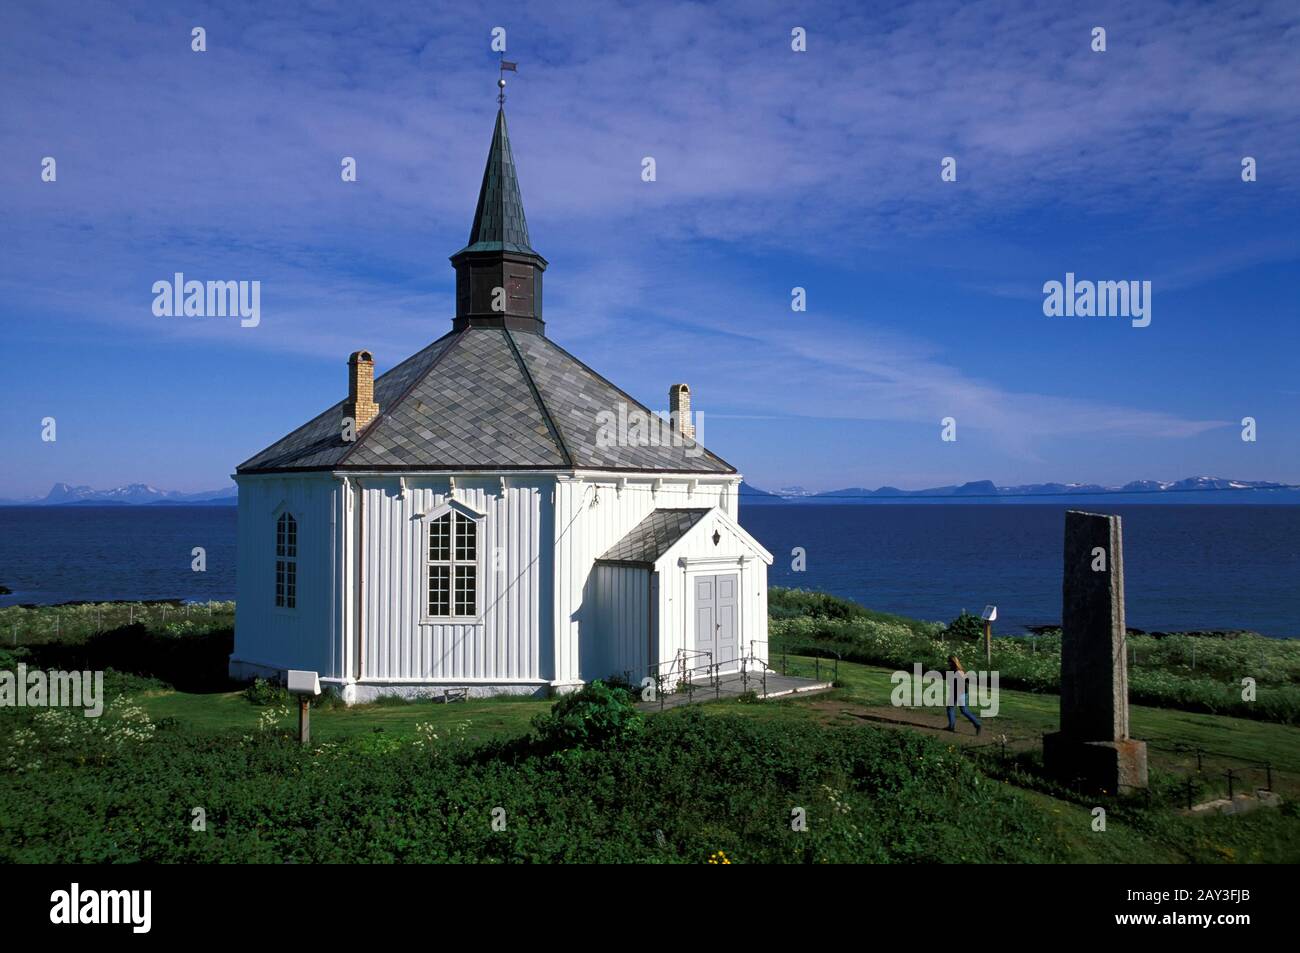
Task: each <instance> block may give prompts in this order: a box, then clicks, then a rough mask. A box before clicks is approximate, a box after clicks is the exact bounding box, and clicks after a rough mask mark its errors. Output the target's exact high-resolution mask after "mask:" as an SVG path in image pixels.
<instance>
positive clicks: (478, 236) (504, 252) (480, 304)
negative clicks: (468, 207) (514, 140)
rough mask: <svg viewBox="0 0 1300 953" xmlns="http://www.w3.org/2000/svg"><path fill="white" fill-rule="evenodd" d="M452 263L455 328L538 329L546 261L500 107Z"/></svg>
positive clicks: (540, 323) (502, 110)
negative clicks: (470, 219) (532, 232)
mask: <svg viewBox="0 0 1300 953" xmlns="http://www.w3.org/2000/svg"><path fill="white" fill-rule="evenodd" d="M451 263H452V265H453V266H454V267H455V269H456V318H455V320H454V321H453V322H452V326H453V327H454V328H456V329H457V330H459V329H462V328H465V327H471V326H481V327H509V328H514V329H517V330H521V331H535V332H538V333H541V331H542V325H543V322H542V272H543V271H545V270H546V259H545V258H543V257H542V256H541V255H539V254H538V253H537V252H536V251H535V250H534V249H533V246H532V243H531V241H530V240H529V237H528V221H527V219H525V217H524V203H523V199H522V197H521V196H520V192H519V180H518V178H517V177H516V176H515V161H514V154H513V153H512V151H511V149H510V134H509V132H508V131H507V129H506V114H505V110H504V109H503V108H499V109H498V110H497V121H496V128H495V129H494V130H493V133H492V145H491V147H490V148H489V149H488V159H487V166H486V168H485V169H484V170H483V184H482V186H480V188H479V196H478V206H477V208H475V210H474V224H473V225H472V226H471V227H470V232H469V242H468V244H466V245H465V247H464V248H462V249H461V250H460V251H458V252H456V254H454V255H453V256H452V257H451Z"/></svg>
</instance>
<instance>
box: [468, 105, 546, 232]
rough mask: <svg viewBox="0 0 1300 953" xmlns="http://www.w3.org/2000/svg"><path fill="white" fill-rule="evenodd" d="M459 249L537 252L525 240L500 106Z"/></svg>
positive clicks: (524, 222) (521, 207)
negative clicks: (470, 220)
mask: <svg viewBox="0 0 1300 953" xmlns="http://www.w3.org/2000/svg"><path fill="white" fill-rule="evenodd" d="M461 251H510V252H516V253H517V254H521V255H536V254H537V252H535V251H534V250H533V247H532V245H531V244H530V243H529V241H528V221H527V219H525V218H524V202H523V199H522V198H521V197H520V194H519V179H518V178H516V177H515V158H514V156H513V155H512V154H511V152H510V133H509V131H508V130H507V129H506V114H505V110H503V109H498V110H497V125H496V130H495V131H494V132H493V133H492V148H491V149H490V150H489V151H488V160H487V168H485V169H484V170H483V185H482V186H481V187H480V188H479V192H478V208H476V209H475V210H474V225H473V226H472V227H471V228H470V230H469V244H467V245H466V246H465V247H464V248H463V249H461Z"/></svg>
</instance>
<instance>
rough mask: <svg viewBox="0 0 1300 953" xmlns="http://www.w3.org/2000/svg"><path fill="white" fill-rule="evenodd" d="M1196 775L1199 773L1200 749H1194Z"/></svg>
mask: <svg viewBox="0 0 1300 953" xmlns="http://www.w3.org/2000/svg"><path fill="white" fill-rule="evenodd" d="M1196 773H1197V774H1200V773H1201V749H1200V748H1197V749H1196Z"/></svg>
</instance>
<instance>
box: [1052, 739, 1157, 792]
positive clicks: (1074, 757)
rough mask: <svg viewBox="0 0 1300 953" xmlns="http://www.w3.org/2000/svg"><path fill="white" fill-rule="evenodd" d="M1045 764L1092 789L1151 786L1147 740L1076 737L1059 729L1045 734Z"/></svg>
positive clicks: (1060, 776)
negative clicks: (1097, 739)
mask: <svg viewBox="0 0 1300 953" xmlns="http://www.w3.org/2000/svg"><path fill="white" fill-rule="evenodd" d="M1043 764H1044V765H1045V766H1046V768H1047V770H1048V771H1049V772H1051V773H1052V774H1053V775H1055V776H1056V777H1057V778H1058V779H1059V780H1061V781H1063V782H1065V783H1067V784H1074V783H1076V782H1077V783H1080V784H1082V785H1083V786H1084V788H1085V789H1087V790H1089V791H1095V792H1101V793H1105V794H1133V793H1135V792H1136V791H1140V790H1143V789H1144V788H1146V786H1147V746H1146V742H1144V741H1133V740H1132V739H1129V740H1127V741H1076V740H1074V739H1073V738H1069V737H1067V736H1066V735H1064V734H1062V733H1061V732H1059V731H1057V732H1053V733H1052V734H1050V735H1046V736H1045V737H1044V738H1043Z"/></svg>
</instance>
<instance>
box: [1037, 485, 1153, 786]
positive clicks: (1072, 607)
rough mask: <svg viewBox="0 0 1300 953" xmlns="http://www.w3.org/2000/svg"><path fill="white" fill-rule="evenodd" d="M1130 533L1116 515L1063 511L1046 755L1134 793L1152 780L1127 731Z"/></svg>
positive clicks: (1064, 770)
mask: <svg viewBox="0 0 1300 953" xmlns="http://www.w3.org/2000/svg"><path fill="white" fill-rule="evenodd" d="M1127 641H1128V639H1127V630H1126V629H1125V627H1124V540H1123V535H1122V533H1121V530H1120V518H1119V517H1118V516H1104V515H1100V514H1097V513H1081V512H1078V511H1075V510H1070V511H1069V512H1067V513H1066V514H1065V570H1064V579H1063V584H1062V600H1061V730H1060V731H1058V732H1055V733H1053V734H1050V735H1047V736H1046V737H1045V738H1044V739H1043V762H1044V764H1045V765H1046V766H1047V769H1048V770H1049V771H1050V772H1052V773H1053V774H1055V775H1056V776H1058V777H1059V778H1061V779H1062V780H1063V781H1066V782H1075V781H1079V782H1082V783H1083V785H1084V786H1085V787H1086V788H1089V789H1091V790H1096V791H1105V792H1107V793H1119V794H1129V793H1132V792H1134V791H1137V790H1141V789H1143V788H1145V787H1146V786H1147V746H1146V744H1145V743H1144V742H1141V741H1134V740H1133V739H1132V738H1130V737H1129V733H1128V657H1127V655H1126V647H1127Z"/></svg>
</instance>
